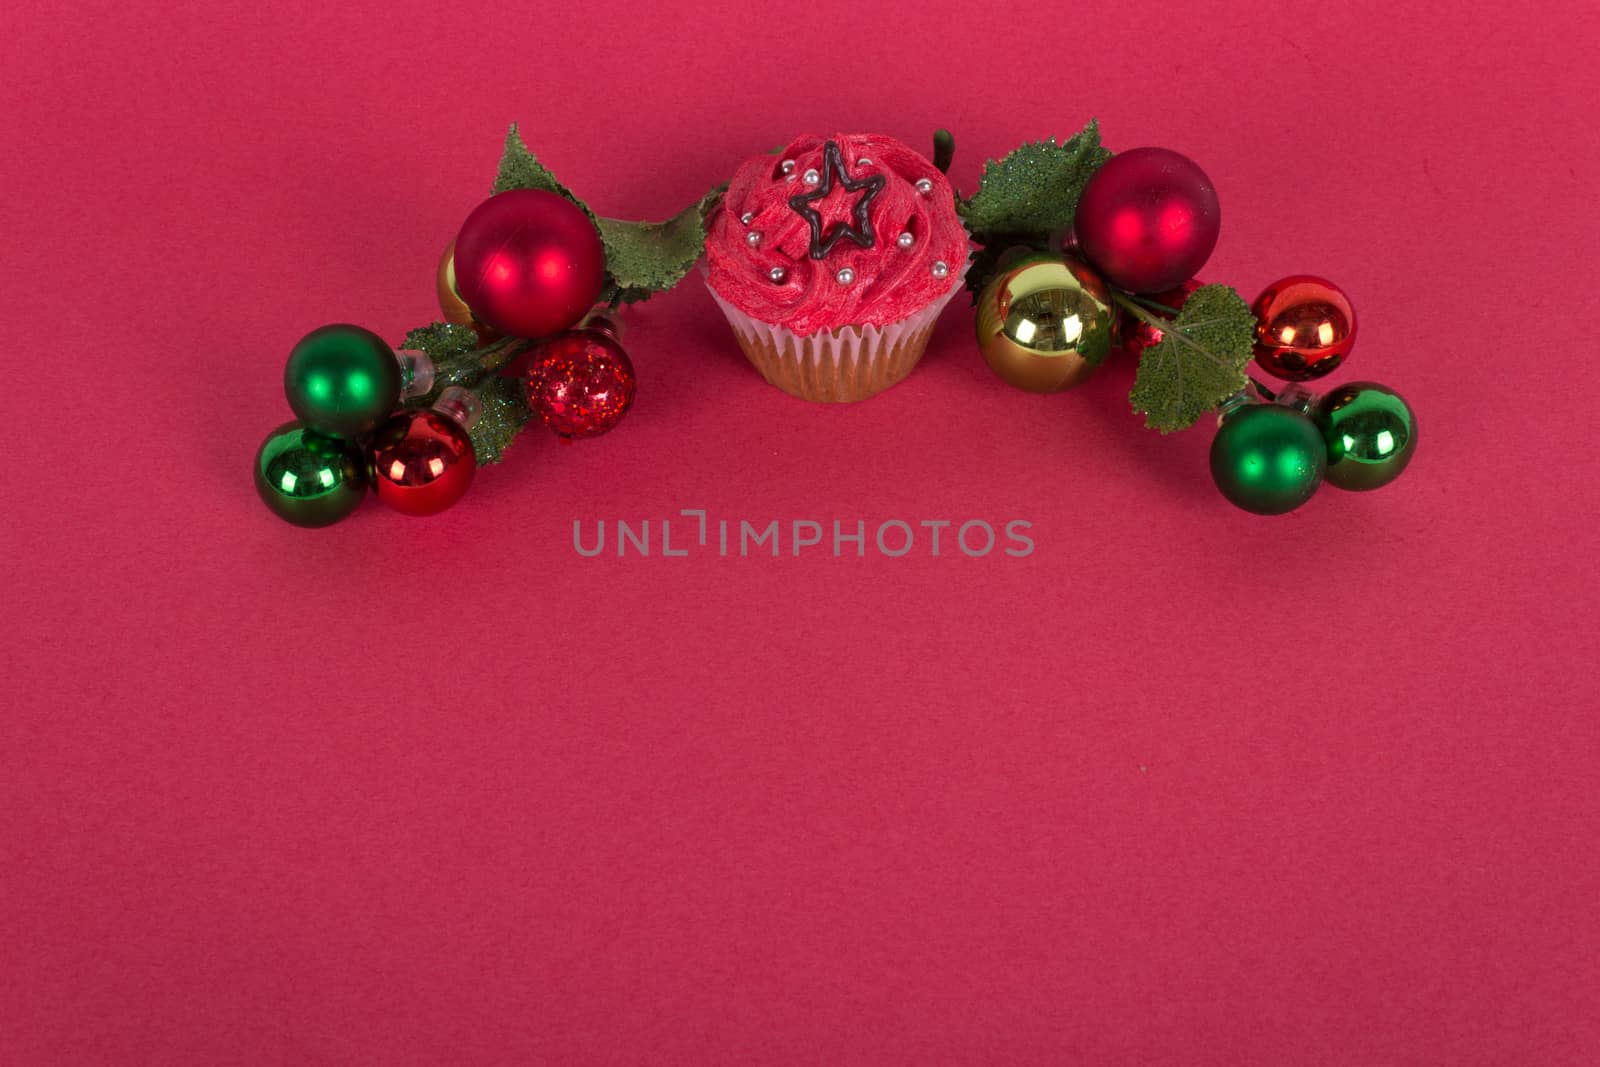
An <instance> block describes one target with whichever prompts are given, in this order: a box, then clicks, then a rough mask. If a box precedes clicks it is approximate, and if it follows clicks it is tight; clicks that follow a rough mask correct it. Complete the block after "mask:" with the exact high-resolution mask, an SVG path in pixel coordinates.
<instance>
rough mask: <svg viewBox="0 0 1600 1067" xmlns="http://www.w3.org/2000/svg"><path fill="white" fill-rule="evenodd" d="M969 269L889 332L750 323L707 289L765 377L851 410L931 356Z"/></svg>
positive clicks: (810, 397)
mask: <svg viewBox="0 0 1600 1067" xmlns="http://www.w3.org/2000/svg"><path fill="white" fill-rule="evenodd" d="M965 274H966V270H965V267H964V266H963V269H962V270H961V271H960V272H959V273H957V274H953V275H951V280H952V281H953V282H954V284H953V285H952V286H951V287H950V289H949V291H948V292H946V293H945V294H944V295H943V296H941V297H939V298H938V299H937V300H935V301H934V302H933V303H931V304H929V305H928V306H927V307H924V308H922V309H921V310H919V311H917V312H914V313H913V314H911V315H908V316H906V317H905V318H903V319H901V320H900V321H899V322H891V323H889V324H888V325H887V326H840V327H838V328H837V329H834V330H830V331H822V332H819V333H814V334H809V335H801V334H797V333H794V332H793V331H791V330H788V329H785V328H784V327H782V326H774V325H773V324H771V323H767V322H762V321H760V320H759V319H754V318H751V317H750V316H749V315H746V314H745V313H744V312H742V311H740V310H739V309H738V308H736V307H734V306H733V305H732V304H730V303H728V302H727V301H726V300H724V299H722V297H721V296H719V295H718V294H717V291H716V289H715V288H713V287H712V286H711V285H709V284H708V285H707V286H706V288H707V289H708V290H710V292H711V298H712V299H713V300H715V301H716V302H717V306H718V307H719V308H721V309H722V313H723V315H725V316H726V317H727V319H728V325H730V326H732V327H733V334H734V337H735V338H737V339H738V341H739V347H740V348H741V349H743V350H744V354H745V358H746V359H748V360H749V361H750V363H751V365H752V366H754V367H755V368H756V370H758V371H760V372H761V376H762V377H763V378H765V379H766V380H767V381H769V382H771V383H772V384H773V385H775V386H777V387H778V388H779V389H782V390H783V391H784V392H786V393H788V394H789V395H790V396H796V397H799V398H800V399H801V400H811V401H814V402H816V403H820V404H850V403H854V402H855V401H857V400H865V399H867V397H869V396H875V395H877V394H878V393H881V392H883V391H884V390H885V389H887V388H889V387H890V386H891V385H894V384H895V383H896V382H898V381H900V380H901V379H902V378H904V377H905V376H906V375H908V374H910V373H911V369H912V368H913V367H915V366H916V365H917V361H918V360H920V359H921V358H922V353H923V352H924V351H926V350H927V347H928V341H929V339H930V338H931V337H932V336H933V329H934V327H935V326H937V325H938V322H939V312H941V311H943V310H944V306H945V305H946V304H948V303H949V302H950V298H951V297H953V296H955V294H956V293H957V292H959V291H960V289H961V279H962V277H963V276H964V275H965Z"/></svg>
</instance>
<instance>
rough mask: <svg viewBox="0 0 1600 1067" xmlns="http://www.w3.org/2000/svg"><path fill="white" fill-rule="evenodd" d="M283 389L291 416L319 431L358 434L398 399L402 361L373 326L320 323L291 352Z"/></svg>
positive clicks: (366, 431)
mask: <svg viewBox="0 0 1600 1067" xmlns="http://www.w3.org/2000/svg"><path fill="white" fill-rule="evenodd" d="M283 392H284V395H286V396H287V397H288V398H289V407H290V408H292V409H293V410H294V413H295V417H297V418H298V419H299V420H300V421H301V422H303V423H305V424H306V425H307V426H309V427H311V428H312V429H313V430H316V431H317V432H318V433H322V434H327V435H328V436H330V437H344V438H354V437H361V436H362V435H364V434H369V433H371V432H372V431H373V430H374V429H376V428H377V426H378V423H380V422H382V421H383V420H384V419H385V418H387V417H388V416H389V414H390V413H391V412H393V411H394V408H395V405H396V404H398V403H399V402H400V363H399V361H398V360H397V359H396V358H395V354H394V351H393V350H392V349H391V348H390V347H389V346H388V345H387V344H385V343H384V341H383V338H381V337H379V336H378V335H377V334H375V333H373V332H372V331H371V330H366V329H362V328H361V327H360V326H348V325H344V324H339V325H334V326H324V327H322V328H321V329H317V330H312V331H311V332H310V333H308V334H306V335H305V337H303V338H301V339H300V343H299V344H297V345H295V346H294V351H293V352H291V353H289V363H288V365H287V366H286V367H284V369H283Z"/></svg>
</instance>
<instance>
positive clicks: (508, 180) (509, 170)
mask: <svg viewBox="0 0 1600 1067" xmlns="http://www.w3.org/2000/svg"><path fill="white" fill-rule="evenodd" d="M511 189H543V190H544V191H545V192H547V193H557V194H559V195H561V196H564V197H566V198H567V199H568V200H571V201H572V202H573V203H574V204H577V205H578V206H579V207H581V208H583V213H584V214H585V215H588V216H589V221H590V222H594V223H596V225H598V220H597V219H596V218H595V214H594V212H593V211H590V210H589V205H588V204H585V203H584V202H583V201H582V200H579V199H578V198H577V197H576V196H574V195H573V192H572V190H571V189H568V188H567V187H566V186H565V185H562V184H561V183H560V182H559V181H557V180H556V176H555V175H554V174H552V173H551V172H550V168H549V167H546V166H545V165H544V164H543V163H540V162H539V160H538V159H536V158H535V157H534V154H533V153H532V152H530V151H528V146H527V145H526V144H524V143H523V142H522V134H521V133H519V132H517V124H516V123H515V122H513V123H512V124H511V129H510V131H509V132H508V133H507V134H506V149H505V151H504V152H503V153H502V154H501V156H500V169H499V170H497V171H496V172H495V176H494V187H493V188H492V189H491V190H490V192H493V193H504V192H507V191H509V190H511Z"/></svg>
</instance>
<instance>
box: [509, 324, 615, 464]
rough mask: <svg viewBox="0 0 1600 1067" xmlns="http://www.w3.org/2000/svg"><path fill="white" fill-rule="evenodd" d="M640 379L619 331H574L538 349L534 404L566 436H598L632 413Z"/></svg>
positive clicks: (531, 391) (532, 366) (531, 388)
mask: <svg viewBox="0 0 1600 1067" xmlns="http://www.w3.org/2000/svg"><path fill="white" fill-rule="evenodd" d="M635 384H636V380H635V378H634V374H633V363H632V362H631V361H630V360H629V359H628V353H627V352H625V351H624V350H623V348H622V345H620V344H618V343H617V340H616V338H615V337H614V336H612V335H611V334H610V333H609V332H607V331H605V330H599V329H584V330H573V331H572V332H570V333H564V334H562V335H560V336H559V337H552V338H551V339H550V340H548V341H546V342H544V344H542V345H540V346H539V347H538V348H537V349H535V350H534V352H533V359H532V362H530V363H529V364H528V405H529V406H530V407H531V408H533V410H534V411H535V412H537V413H538V414H539V417H540V418H542V419H544V422H545V425H546V426H549V427H550V428H551V429H552V430H554V431H555V432H556V433H558V434H560V435H561V436H562V437H565V438H569V439H570V438H574V437H598V436H599V435H600V434H603V433H605V432H606V431H607V430H609V429H611V428H612V427H614V426H616V424H617V423H619V422H621V421H622V416H624V415H626V414H627V413H628V407H629V406H630V405H631V404H632V403H633V393H634V386H635Z"/></svg>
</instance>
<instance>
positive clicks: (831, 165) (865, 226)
mask: <svg viewBox="0 0 1600 1067" xmlns="http://www.w3.org/2000/svg"><path fill="white" fill-rule="evenodd" d="M834 178H838V179H839V184H840V185H841V186H843V188H844V191H845V192H847V193H859V192H861V191H862V190H866V192H865V193H864V194H863V196H862V197H861V199H860V200H857V201H856V206H855V208H854V209H853V210H852V211H851V217H852V218H853V219H854V220H855V225H854V226H851V225H847V224H845V223H843V222H841V223H839V224H838V225H837V226H835V227H834V229H833V232H832V233H830V234H829V235H828V237H827V239H826V240H824V239H823V237H822V213H821V212H819V211H818V210H817V209H816V208H814V207H812V206H811V205H812V203H813V202H814V201H817V200H822V199H824V198H825V197H827V195H828V194H829V193H831V192H833V180H834ZM883 183H884V178H883V175H881V174H874V175H873V176H872V177H870V178H857V179H855V180H854V181H852V180H851V178H850V175H848V174H846V173H845V170H844V153H843V152H841V151H839V144H838V142H837V141H829V142H828V144H827V147H826V148H824V149H823V150H822V184H821V185H818V186H817V187H816V188H815V189H813V190H812V191H811V192H809V193H796V194H795V195H794V196H791V197H790V198H789V206H790V207H792V208H794V209H795V210H796V211H798V212H799V213H800V216H801V218H803V219H805V220H806V225H807V226H809V227H811V258H812V259H822V258H823V257H824V256H826V255H827V254H828V253H829V252H832V251H833V246H834V245H836V244H838V243H839V240H840V238H843V237H848V238H850V240H852V241H854V242H855V243H856V244H858V245H860V246H861V247H862V248H871V247H872V243H873V236H872V219H871V218H869V217H868V215H867V211H868V209H870V208H871V207H872V198H873V197H875V196H877V195H878V194H879V193H881V192H883Z"/></svg>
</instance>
